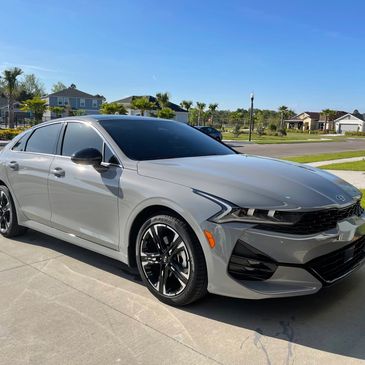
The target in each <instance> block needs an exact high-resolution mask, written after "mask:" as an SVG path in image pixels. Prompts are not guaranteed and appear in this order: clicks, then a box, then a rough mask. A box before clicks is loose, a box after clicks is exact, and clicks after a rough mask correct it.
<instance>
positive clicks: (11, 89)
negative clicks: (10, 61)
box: [2, 67, 23, 128]
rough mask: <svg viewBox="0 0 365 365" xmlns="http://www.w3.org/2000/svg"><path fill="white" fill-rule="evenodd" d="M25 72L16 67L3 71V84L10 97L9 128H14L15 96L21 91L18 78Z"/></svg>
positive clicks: (4, 90)
mask: <svg viewBox="0 0 365 365" xmlns="http://www.w3.org/2000/svg"><path fill="white" fill-rule="evenodd" d="M22 73H23V71H22V70H21V69H20V68H18V67H14V68H11V69H9V70H4V71H3V76H2V84H3V87H2V88H3V92H4V94H5V96H6V98H7V99H8V110H9V128H14V102H15V97H16V95H17V93H18V91H19V89H18V87H19V85H18V80H17V78H18V77H19V76H20V75H21V74H22Z"/></svg>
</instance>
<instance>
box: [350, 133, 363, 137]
mask: <svg viewBox="0 0 365 365" xmlns="http://www.w3.org/2000/svg"><path fill="white" fill-rule="evenodd" d="M345 136H357V137H365V132H345Z"/></svg>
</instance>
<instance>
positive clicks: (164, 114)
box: [157, 108, 175, 119]
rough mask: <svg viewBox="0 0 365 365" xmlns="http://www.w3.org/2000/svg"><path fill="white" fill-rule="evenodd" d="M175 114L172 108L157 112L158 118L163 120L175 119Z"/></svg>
mask: <svg viewBox="0 0 365 365" xmlns="http://www.w3.org/2000/svg"><path fill="white" fill-rule="evenodd" d="M174 116H175V112H174V111H173V110H172V109H170V108H162V109H160V110H158V111H157V117H158V118H163V119H173V118H174Z"/></svg>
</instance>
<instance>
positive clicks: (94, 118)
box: [35, 114, 181, 127]
mask: <svg viewBox="0 0 365 365" xmlns="http://www.w3.org/2000/svg"><path fill="white" fill-rule="evenodd" d="M72 120H75V121H85V122H91V123H98V122H101V121H104V120H118V121H122V120H125V121H134V120H146V121H147V120H148V121H150V122H151V121H159V122H161V121H167V122H170V123H171V122H172V123H179V124H181V122H177V121H175V120H170V119H162V118H152V117H144V116H143V117H142V116H136V115H115V114H93V115H82V116H76V117H65V118H58V119H51V120H49V121H47V122H43V123H40V124H37V125H36V126H35V127H39V126H42V125H47V124H51V123H55V122H66V121H72Z"/></svg>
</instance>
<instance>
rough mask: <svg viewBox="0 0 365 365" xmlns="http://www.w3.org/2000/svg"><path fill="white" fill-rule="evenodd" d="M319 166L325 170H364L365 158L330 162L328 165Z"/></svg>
mask: <svg viewBox="0 0 365 365" xmlns="http://www.w3.org/2000/svg"><path fill="white" fill-rule="evenodd" d="M320 168H321V169H325V170H345V171H365V160H361V161H354V162H341V163H332V164H330V165H324V166H320Z"/></svg>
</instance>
